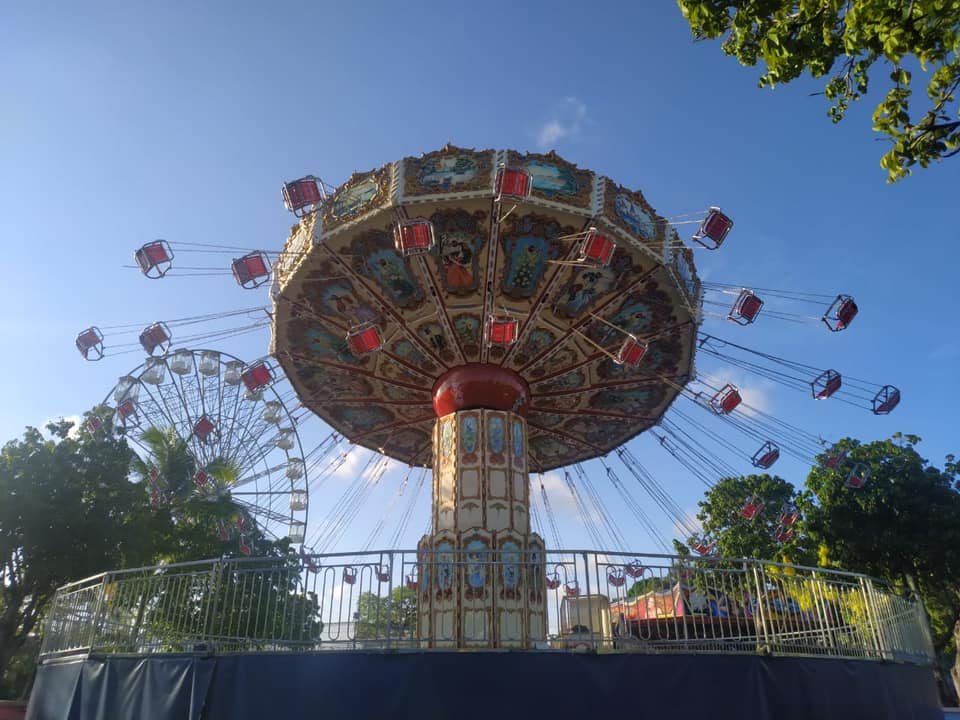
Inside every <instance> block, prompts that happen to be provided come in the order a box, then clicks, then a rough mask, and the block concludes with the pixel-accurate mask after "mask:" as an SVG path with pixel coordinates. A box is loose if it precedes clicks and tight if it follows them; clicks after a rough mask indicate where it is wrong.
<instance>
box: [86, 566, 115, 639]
mask: <svg viewBox="0 0 960 720" xmlns="http://www.w3.org/2000/svg"><path fill="white" fill-rule="evenodd" d="M112 577H113V573H106V574H104V576H103V580H101V581H100V591H99V593H97V607H96V609H95V610H94V612H93V622H92V623H91V624H90V638H89V642H88V643H87V648H88V651H89V652H91V653H92V652H93V648H94V647H95V646H96V642H95V641H96V639H97V637H98V632H99V628H100V623H101V622H102V620H103V615H104V613H105V612H106V607H105V605H106V599H107V585H108V584H109V582H110V578H112Z"/></svg>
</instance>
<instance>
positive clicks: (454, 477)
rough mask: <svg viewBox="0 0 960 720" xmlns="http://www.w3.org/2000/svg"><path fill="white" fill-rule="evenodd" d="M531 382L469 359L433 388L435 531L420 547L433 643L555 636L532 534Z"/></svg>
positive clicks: (426, 629)
mask: <svg viewBox="0 0 960 720" xmlns="http://www.w3.org/2000/svg"><path fill="white" fill-rule="evenodd" d="M529 397H530V393H529V389H528V387H527V384H526V383H525V382H524V380H523V379H522V378H521V377H520V376H519V375H517V374H516V373H514V372H513V371H511V370H507V369H505V368H501V367H500V366H497V365H487V364H480V363H476V364H469V365H463V366H461V367H457V368H453V369H452V370H450V371H448V372H447V373H446V374H444V375H442V376H441V377H440V378H439V379H438V380H437V382H436V384H435V385H434V388H433V406H434V410H435V411H436V413H437V421H436V423H435V424H434V431H433V510H432V513H433V515H432V533H431V534H430V535H427V536H424V538H423V539H422V540H421V541H420V544H419V545H418V550H419V583H418V594H419V597H418V623H419V628H418V630H419V632H418V634H419V636H420V637H421V638H424V639H427V638H428V639H429V640H428V643H429V645H430V646H431V647H504V648H507V647H509V648H527V647H533V646H534V643H535V642H537V641H540V640H545V639H546V622H547V614H546V594H545V588H544V545H543V539H542V538H541V537H540V536H539V535H537V534H536V533H533V532H531V530H530V482H529V475H528V470H527V422H526V417H525V416H526V411H527V406H528V401H529Z"/></svg>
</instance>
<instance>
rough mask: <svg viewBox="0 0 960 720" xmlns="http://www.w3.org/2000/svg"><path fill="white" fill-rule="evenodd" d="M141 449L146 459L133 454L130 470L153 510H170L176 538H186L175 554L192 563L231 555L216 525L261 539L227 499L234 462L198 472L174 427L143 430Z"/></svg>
mask: <svg viewBox="0 0 960 720" xmlns="http://www.w3.org/2000/svg"><path fill="white" fill-rule="evenodd" d="M139 444H140V445H141V446H142V447H144V448H145V449H146V450H147V451H148V452H147V455H148V459H144V458H142V457H140V456H139V455H136V454H135V455H134V457H133V460H132V461H131V465H130V469H131V471H132V472H133V474H134V475H135V476H136V477H138V478H139V479H140V480H141V481H143V482H145V483H146V484H147V486H148V488H149V490H150V493H151V500H152V501H153V503H154V505H155V506H157V507H159V506H166V507H168V508H169V511H170V514H171V519H172V520H173V522H174V523H175V524H176V525H177V530H178V532H177V535H178V537H180V538H183V539H186V542H185V543H184V545H185V546H184V547H183V548H182V550H181V552H178V553H177V555H182V554H186V555H187V556H188V559H195V558H196V557H197V554H198V553H200V554H202V555H203V556H204V557H209V556H210V555H225V554H233V553H232V551H233V550H234V548H236V545H233V544H231V545H230V548H229V549H228V548H227V546H226V542H228V541H225V540H218V539H217V530H218V526H219V528H227V527H230V526H232V525H237V526H243V531H242V532H243V533H244V534H247V535H255V536H256V539H259V538H260V534H259V532H258V531H257V530H256V528H255V526H254V523H253V520H252V519H251V517H250V516H249V514H248V513H247V511H246V510H245V509H244V508H242V507H241V506H240V505H238V504H237V503H236V502H235V501H233V500H232V499H231V497H230V488H231V487H233V485H234V484H235V483H236V482H237V479H238V475H239V470H238V468H237V465H236V463H234V462H233V461H231V460H229V459H227V458H223V457H219V458H215V459H213V460H212V461H211V462H209V463H207V464H206V465H205V466H204V467H202V468H199V467H198V464H197V459H196V456H195V455H194V453H193V451H192V450H191V448H190V445H189V444H188V443H187V442H186V441H185V440H183V439H182V438H180V437H179V436H178V435H177V432H176V430H175V428H172V427H171V428H167V429H166V430H161V429H160V428H157V427H149V428H147V429H146V430H144V431H143V433H142V434H141V435H140V438H139ZM198 471H202V472H203V473H205V474H206V480H205V482H204V483H203V484H202V486H200V485H198V484H197V483H196V482H195V479H196V477H197V475H198ZM191 555H192V557H190V556H191Z"/></svg>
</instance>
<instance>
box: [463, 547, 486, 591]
mask: <svg viewBox="0 0 960 720" xmlns="http://www.w3.org/2000/svg"><path fill="white" fill-rule="evenodd" d="M486 556H487V546H486V544H484V542H483V541H482V540H471V541H470V542H468V543H467V584H468V585H469V586H470V587H471V588H474V589H480V588H482V587H483V585H484V582H485V577H484V575H485V573H484V569H483V567H484V563H485V561H486Z"/></svg>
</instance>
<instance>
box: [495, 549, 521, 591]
mask: <svg viewBox="0 0 960 720" xmlns="http://www.w3.org/2000/svg"><path fill="white" fill-rule="evenodd" d="M500 562H501V566H500V568H501V573H502V577H503V587H504V588H506V589H507V590H515V589H516V587H517V584H518V582H519V564H520V546H519V545H517V544H516V543H515V542H512V541H510V540H508V541H507V542H505V543H504V544H503V545H501V547H500Z"/></svg>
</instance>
